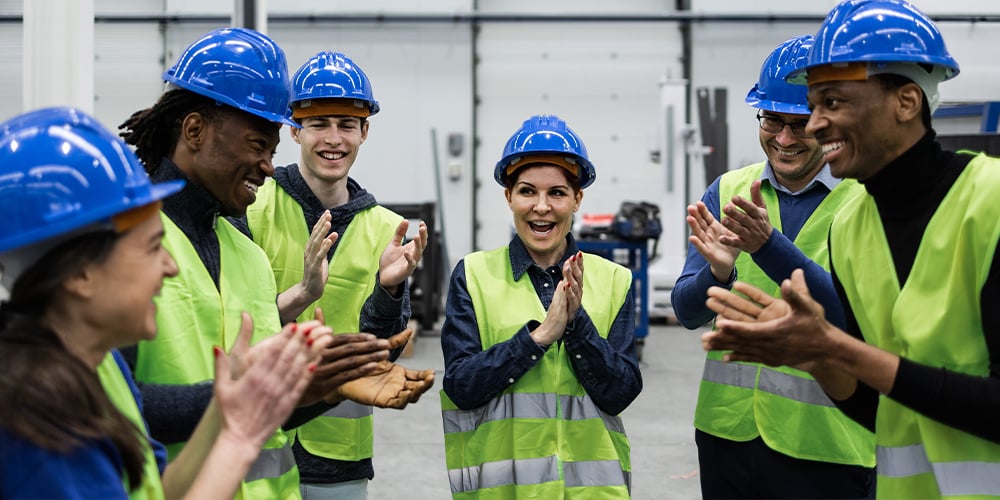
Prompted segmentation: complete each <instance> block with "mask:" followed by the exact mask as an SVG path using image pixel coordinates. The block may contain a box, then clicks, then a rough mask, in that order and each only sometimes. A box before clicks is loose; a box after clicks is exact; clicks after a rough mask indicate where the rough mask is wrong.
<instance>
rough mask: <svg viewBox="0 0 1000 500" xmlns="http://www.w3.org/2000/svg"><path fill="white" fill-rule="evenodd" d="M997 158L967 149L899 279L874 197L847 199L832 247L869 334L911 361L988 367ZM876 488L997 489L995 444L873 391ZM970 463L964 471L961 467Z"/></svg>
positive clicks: (954, 492)
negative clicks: (987, 286) (984, 297)
mask: <svg viewBox="0 0 1000 500" xmlns="http://www.w3.org/2000/svg"><path fill="white" fill-rule="evenodd" d="M997 193H1000V160H997V159H995V158H991V157H988V156H986V155H979V156H977V157H975V158H973V159H972V160H971V161H970V162H969V163H968V164H967V165H966V166H965V169H964V170H963V171H962V173H961V174H960V175H959V176H958V178H957V179H956V180H955V183H954V184H953V185H952V186H951V187H950V188H949V191H948V193H947V194H946V195H945V196H944V198H943V199H942V200H941V203H940V205H939V206H938V208H937V209H936V211H935V213H934V214H933V215H932V216H931V218H930V220H929V221H928V223H927V227H926V228H925V229H924V231H923V236H922V238H921V241H920V243H919V247H918V248H917V251H916V253H915V258H914V261H913V265H912V267H911V269H910V274H909V275H908V277H907V278H906V281H905V282H904V283H902V286H901V284H900V282H899V279H898V277H897V276H896V273H895V271H894V270H895V263H894V262H893V259H892V253H891V251H890V249H889V244H888V241H887V239H886V236H885V229H884V227H883V226H882V220H881V216H880V214H879V207H878V206H877V205H876V204H875V201H874V199H873V198H872V197H871V196H864V197H861V198H859V199H857V200H855V201H854V202H852V203H851V204H849V205H847V206H845V207H844V210H843V211H842V212H841V213H840V214H838V216H837V218H836V219H835V220H834V223H833V227H832V228H831V230H830V245H831V252H830V256H831V258H832V259H833V266H834V269H835V270H836V272H837V276H839V277H840V281H841V285H842V286H843V289H844V293H845V295H846V297H847V299H848V302H849V303H850V305H851V310H852V312H853V313H854V316H855V319H856V320H857V324H858V327H859V328H860V330H861V333H862V334H863V335H864V337H865V341H866V342H868V343H870V344H873V345H875V346H877V347H879V348H881V349H884V350H886V351H888V352H890V353H893V354H896V355H898V356H900V357H905V358H907V359H909V360H912V361H914V362H916V363H921V364H923V365H926V366H932V367H935V368H939V369H945V370H948V371H952V372H956V373H964V374H966V375H970V376H974V377H989V376H990V364H991V361H990V357H989V349H988V348H987V345H986V340H985V336H984V332H983V325H982V317H983V307H996V306H995V304H988V305H986V304H982V303H981V302H980V301H981V297H980V293H981V289H982V287H983V284H984V283H985V282H986V280H987V278H988V276H989V275H990V272H991V266H992V262H993V256H994V254H995V253H996V251H997V241H998V239H1000V204H998V203H997V202H996V196H997ZM875 428H876V441H877V443H878V446H879V462H878V468H877V473H878V479H877V481H876V485H877V489H878V491H877V493H876V494H877V495H878V496H880V497H888V498H912V497H927V496H932V495H935V494H936V493H939V494H940V495H944V496H962V495H968V494H984V495H985V494H990V495H1000V481H997V478H1000V444H997V443H994V442H992V441H988V440H985V439H982V438H979V437H977V436H974V435H972V434H970V433H968V432H965V431H962V430H959V429H956V428H955V427H952V426H950V425H947V424H944V423H942V422H939V421H937V420H934V419H932V418H929V417H926V416H924V415H922V414H920V413H919V412H917V411H914V410H912V409H910V408H908V407H906V406H903V405H902V404H900V403H899V402H897V401H895V400H893V399H892V398H889V397H886V396H883V397H881V398H880V399H879V405H878V412H877V414H876V423H875ZM966 465H968V466H969V469H968V470H965V469H963V467H965V466H966Z"/></svg>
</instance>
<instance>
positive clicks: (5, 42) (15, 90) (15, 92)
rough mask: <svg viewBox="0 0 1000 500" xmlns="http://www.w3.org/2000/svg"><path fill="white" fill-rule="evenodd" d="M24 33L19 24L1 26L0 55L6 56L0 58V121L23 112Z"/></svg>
mask: <svg viewBox="0 0 1000 500" xmlns="http://www.w3.org/2000/svg"><path fill="white" fill-rule="evenodd" d="M23 33H24V30H23V29H22V27H21V24H19V23H18V24H14V23H3V24H0V54H5V55H4V57H2V58H0V120H6V119H8V118H11V117H13V116H14V115H16V114H18V113H20V112H21V111H22V110H21V107H22V100H21V94H22V92H23V88H24V82H23V81H22V79H21V74H22V72H23V64H22V61H23V58H24V56H23V54H24V42H23V41H22V38H23Z"/></svg>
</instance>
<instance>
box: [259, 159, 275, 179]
mask: <svg viewBox="0 0 1000 500" xmlns="http://www.w3.org/2000/svg"><path fill="white" fill-rule="evenodd" d="M260 169H261V170H263V171H264V175H266V176H268V177H274V160H273V159H271V158H265V159H263V160H261V162H260Z"/></svg>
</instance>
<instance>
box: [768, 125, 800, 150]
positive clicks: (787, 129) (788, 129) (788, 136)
mask: <svg viewBox="0 0 1000 500" xmlns="http://www.w3.org/2000/svg"><path fill="white" fill-rule="evenodd" d="M774 138H775V140H776V141H778V144H781V145H782V146H787V145H790V144H795V143H796V142H799V138H798V137H796V136H795V134H793V133H792V126H791V124H788V123H786V124H784V125H783V126H782V127H781V132H778V133H777V134H774Z"/></svg>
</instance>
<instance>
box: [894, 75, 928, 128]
mask: <svg viewBox="0 0 1000 500" xmlns="http://www.w3.org/2000/svg"><path fill="white" fill-rule="evenodd" d="M923 102H924V92H923V91H922V90H920V86H918V85H917V84H916V83H913V82H910V83H907V84H905V85H903V86H902V87H899V88H898V89H896V120H897V121H898V122H900V123H907V122H910V121H912V120H916V121H918V122H919V121H920V111H921V109H922V107H923Z"/></svg>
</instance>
